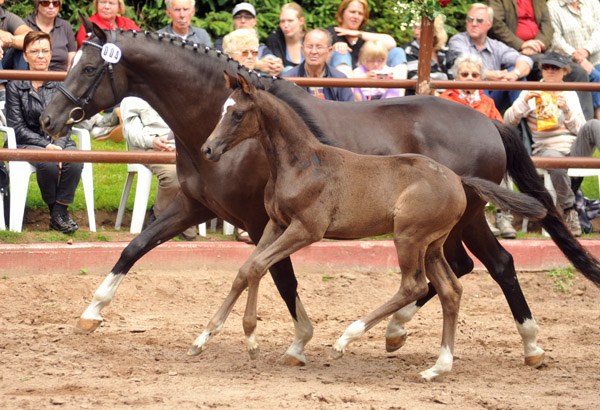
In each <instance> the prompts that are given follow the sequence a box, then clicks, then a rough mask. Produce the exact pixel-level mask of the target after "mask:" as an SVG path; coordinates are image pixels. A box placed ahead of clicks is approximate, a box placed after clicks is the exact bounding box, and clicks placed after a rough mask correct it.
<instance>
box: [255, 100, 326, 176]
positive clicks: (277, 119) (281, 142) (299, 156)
mask: <svg viewBox="0 0 600 410" xmlns="http://www.w3.org/2000/svg"><path fill="white" fill-rule="evenodd" d="M258 109H259V110H260V113H259V117H260V118H261V121H262V124H261V126H262V129H263V133H262V136H261V138H260V141H261V144H262V145H263V147H264V149H265V152H266V154H267V158H268V161H269V164H270V168H271V175H273V176H276V174H277V172H278V171H281V170H282V169H290V168H291V169H297V168H298V167H300V168H306V166H307V164H308V163H307V161H312V158H313V156H314V155H315V152H316V151H318V150H319V149H320V148H322V147H323V145H322V144H321V143H320V142H319V141H318V140H317V139H316V138H315V136H314V135H313V134H312V133H311V132H310V130H309V129H308V127H307V126H306V124H305V123H304V121H303V120H302V118H300V116H299V115H298V114H296V112H295V111H294V110H292V108H291V107H290V106H289V105H288V104H287V103H285V102H284V101H282V100H280V99H279V98H277V97H275V96H273V95H272V94H270V93H268V92H266V91H259V94H258Z"/></svg>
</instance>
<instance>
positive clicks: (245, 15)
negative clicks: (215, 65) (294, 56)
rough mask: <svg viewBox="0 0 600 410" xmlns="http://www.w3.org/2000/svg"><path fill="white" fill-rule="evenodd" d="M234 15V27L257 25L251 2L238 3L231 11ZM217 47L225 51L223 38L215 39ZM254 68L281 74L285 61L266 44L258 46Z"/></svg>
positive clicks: (271, 73)
mask: <svg viewBox="0 0 600 410" xmlns="http://www.w3.org/2000/svg"><path fill="white" fill-rule="evenodd" d="M231 14H232V16H233V29H234V30H239V29H241V28H249V29H255V27H256V9H255V8H254V6H253V5H252V4H250V3H246V2H243V3H238V4H236V6H235V7H234V8H233V12H232V13H231ZM255 30H256V29H255ZM215 48H216V49H218V50H221V51H223V38H218V39H217V40H215ZM254 69H255V70H257V71H262V72H264V73H267V74H270V75H279V73H281V70H283V62H282V61H281V59H280V58H278V57H275V56H274V55H273V53H272V52H271V50H269V49H268V48H267V46H265V45H264V44H262V43H261V44H259V46H258V59H257V61H256V65H255V66H254Z"/></svg>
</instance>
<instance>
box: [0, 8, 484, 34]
mask: <svg viewBox="0 0 600 410" xmlns="http://www.w3.org/2000/svg"><path fill="white" fill-rule="evenodd" d="M404 1H410V0H404ZM249 2H250V3H252V4H253V5H254V6H255V7H256V10H257V13H258V24H257V26H258V31H259V34H260V37H261V39H262V40H264V39H266V37H267V36H268V34H269V33H270V32H271V31H272V30H274V29H275V28H277V26H278V25H279V11H280V10H281V5H282V4H284V3H286V1H278V0H260V1H249ZM368 2H369V9H370V14H371V16H370V18H369V23H368V25H367V29H368V30H372V31H377V32H381V33H389V34H391V35H392V36H393V37H394V38H395V39H396V41H397V42H398V44H406V43H408V41H410V38H411V36H412V32H411V31H410V29H408V30H406V31H402V30H401V28H400V24H399V22H400V21H401V16H399V15H398V7H397V3H398V2H399V1H392V0H368ZM125 3H126V4H127V6H128V7H127V12H126V14H125V15H126V16H127V17H130V18H132V19H133V20H134V21H135V22H136V23H138V25H139V26H140V27H141V28H142V29H145V30H152V31H154V30H158V29H159V28H161V27H163V26H165V25H167V24H168V23H169V19H168V17H167V16H166V13H165V11H164V10H165V1H164V0H126V1H125ZM237 3H239V0H197V1H196V16H195V17H194V20H193V24H194V25H195V26H198V27H202V28H204V29H206V30H207V31H208V32H209V34H210V35H211V37H212V38H213V39H215V38H218V37H222V36H224V35H225V34H227V33H229V32H230V31H231V30H232V29H233V23H232V18H231V10H233V7H234V6H235V5H236V4H237ZM472 3H475V1H474V0H452V3H451V4H450V5H449V6H447V7H446V9H445V10H446V17H447V20H446V29H447V30H448V33H449V34H450V35H452V34H454V33H457V32H460V31H463V30H464V21H465V15H466V13H467V10H468V8H469V5H470V4H472ZM91 4H92V2H91V1H89V2H82V1H81V0H63V6H62V10H61V16H62V17H63V18H65V19H67V20H69V21H70V22H71V24H73V27H74V29H75V31H76V30H77V29H78V28H79V21H78V18H77V11H78V10H79V11H81V12H82V13H83V14H85V15H87V16H90V15H91V14H93V11H92V7H91ZM299 4H302V7H303V8H304V12H305V17H306V24H307V26H308V27H309V28H314V27H327V26H331V25H335V24H336V21H335V19H334V16H335V12H336V11H337V6H338V4H339V1H331V0H309V1H302V2H299ZM5 7H6V8H7V9H9V10H11V11H12V12H14V13H16V14H17V15H19V16H21V17H27V16H28V15H30V14H31V13H32V12H33V3H32V2H31V1H18V0H6V2H5Z"/></svg>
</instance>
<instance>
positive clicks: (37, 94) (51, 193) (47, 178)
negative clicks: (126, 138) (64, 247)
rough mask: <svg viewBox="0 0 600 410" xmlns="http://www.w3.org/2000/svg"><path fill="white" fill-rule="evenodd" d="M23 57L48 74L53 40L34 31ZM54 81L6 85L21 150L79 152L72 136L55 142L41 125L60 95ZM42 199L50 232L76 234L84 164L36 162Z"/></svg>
mask: <svg viewBox="0 0 600 410" xmlns="http://www.w3.org/2000/svg"><path fill="white" fill-rule="evenodd" d="M23 55H24V57H25V61H27V63H28V64H29V69H30V70H32V71H48V66H49V65H50V60H51V58H52V37H51V36H50V34H48V33H44V32H41V31H31V32H29V33H27V35H26V36H25V40H24V42H23ZM56 87H57V83H56V82H53V81H28V80H16V81H11V82H9V83H8V84H7V85H6V121H7V123H8V126H9V127H12V128H14V130H15V136H16V139H17V147H18V148H31V149H47V150H63V149H77V146H76V144H75V142H74V141H73V140H72V139H71V137H70V135H67V136H65V137H61V138H58V139H56V140H52V138H51V137H50V136H49V135H47V134H46V133H44V131H43V130H42V127H41V125H40V115H41V113H42V111H44V109H45V108H46V107H47V106H48V103H49V102H50V99H51V98H52V96H53V94H54V92H55V91H56ZM31 164H32V165H33V166H34V167H35V168H36V175H37V181H38V185H39V186H40V191H41V193H42V198H43V199H44V202H46V203H47V204H48V207H49V208H50V229H54V230H57V231H60V232H63V233H73V232H75V231H76V230H77V229H79V225H78V224H77V222H75V221H74V220H73V219H72V218H71V217H70V216H69V214H68V212H67V207H68V206H69V204H71V203H72V202H73V199H74V197H75V190H76V189H77V185H78V184H79V180H80V179H81V170H82V168H83V164H81V163H66V162H32V163H31Z"/></svg>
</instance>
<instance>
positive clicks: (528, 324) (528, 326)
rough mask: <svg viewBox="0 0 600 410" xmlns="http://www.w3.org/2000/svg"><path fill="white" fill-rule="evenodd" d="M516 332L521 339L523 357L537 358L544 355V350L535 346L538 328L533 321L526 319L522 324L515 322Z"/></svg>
mask: <svg viewBox="0 0 600 410" xmlns="http://www.w3.org/2000/svg"><path fill="white" fill-rule="evenodd" d="M517 330H518V331H519V334H520V335H521V338H522V339H523V348H524V350H525V357H531V356H539V355H541V354H543V353H544V350H543V349H541V348H540V347H538V346H537V334H538V332H539V331H540V327H539V326H538V325H537V323H536V322H535V320H534V319H527V320H525V321H524V322H523V324H520V323H519V322H517Z"/></svg>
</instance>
